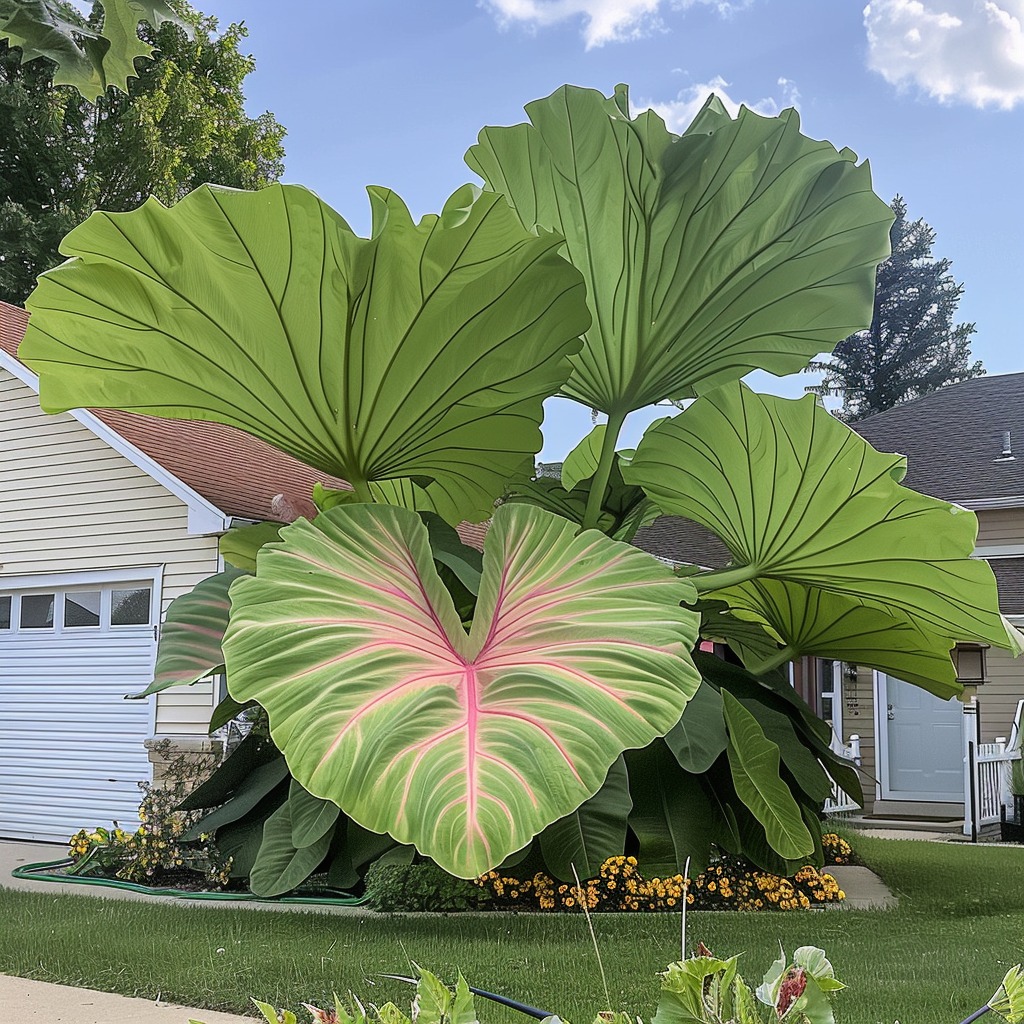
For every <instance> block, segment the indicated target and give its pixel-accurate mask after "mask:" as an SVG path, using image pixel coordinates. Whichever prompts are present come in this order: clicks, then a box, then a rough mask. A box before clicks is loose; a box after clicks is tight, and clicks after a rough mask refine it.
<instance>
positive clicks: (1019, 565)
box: [988, 558, 1024, 616]
mask: <svg viewBox="0 0 1024 1024" xmlns="http://www.w3.org/2000/svg"><path fill="white" fill-rule="evenodd" d="M988 564H989V565H991V566H992V571H993V572H994V573H995V574H996V583H997V584H998V586H999V610H1000V611H1001V612H1002V613H1003V614H1004V615H1014V616H1016V615H1024V558H990V559H989V560H988Z"/></svg>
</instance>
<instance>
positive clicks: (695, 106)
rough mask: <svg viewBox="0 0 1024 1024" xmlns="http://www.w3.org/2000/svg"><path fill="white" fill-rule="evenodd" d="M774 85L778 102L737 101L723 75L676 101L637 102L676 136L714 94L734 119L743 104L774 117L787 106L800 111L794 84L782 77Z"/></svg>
mask: <svg viewBox="0 0 1024 1024" xmlns="http://www.w3.org/2000/svg"><path fill="white" fill-rule="evenodd" d="M775 84H776V85H777V86H778V87H779V98H778V99H776V98H775V97H774V96H765V97H762V98H761V99H759V100H755V101H753V102H749V101H744V100H734V99H733V98H732V96H730V95H729V93H728V92H727V91H726V90H727V89H728V88H729V83H728V82H727V81H726V80H725V79H724V78H722V76H721V75H715V76H714V78H712V79H711V80H710V81H708V82H700V83H698V84H696V85H691V86H688V87H687V88H685V89H683V91H682V92H680V93H679V95H678V96H677V97H676V98H675V99H674V100H668V101H664V102H660V103H659V102H657V101H655V100H638V101H637V103H636V107H637V109H639V110H646V109H647V107H651V108H652V109H653V110H654V111H656V112H657V113H658V114H660V115H661V116H662V117H663V118H664V120H665V124H666V125H668V128H669V131H673V132H677V133H679V132H682V131H684V130H685V129H686V128H687V127H688V126H689V124H690V122H691V121H692V120H693V119H694V118H695V117H696V116H697V113H698V112H699V111H700V108H701V107H703V106H704V102H705V100H707V98H708V96H709V95H710V94H711V93H714V94H715V95H716V96H717V97H718V98H719V99H720V100H721V101H722V103H723V104H724V105H725V109H726V110H728V111H729V113H730V114H731V115H732V116H733V117H735V116H736V112H737V111H738V110H739V108H740V103H744V104H745V105H746V106H748V107H749V108H750V109H751V110H753V111H755V112H756V113H758V114H764V115H765V116H766V117H774V116H775V115H776V114H778V113H779V111H780V110H782V109H783V108H784V107H797V108H798V109H799V107H800V92H799V90H798V89H797V87H796V85H795V83H794V82H792V81H791V80H790V79H788V78H780V79H778V81H777V82H776V83H775Z"/></svg>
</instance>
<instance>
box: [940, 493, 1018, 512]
mask: <svg viewBox="0 0 1024 1024" xmlns="http://www.w3.org/2000/svg"><path fill="white" fill-rule="evenodd" d="M954 504H957V505H960V506H962V507H963V508H969V509H972V510H974V511H981V510H983V509H987V508H1022V507H1024V494H1016V495H1011V496H1010V497H1008V498H972V499H971V500H970V501H957V502H955V503H954Z"/></svg>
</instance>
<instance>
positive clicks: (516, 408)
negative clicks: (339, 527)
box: [20, 185, 590, 524]
mask: <svg viewBox="0 0 1024 1024" xmlns="http://www.w3.org/2000/svg"><path fill="white" fill-rule="evenodd" d="M369 193H370V200H371V206H372V208H373V228H372V236H371V237H370V238H368V239H366V238H360V237H358V236H356V235H355V234H354V233H353V232H352V230H351V228H349V226H348V225H347V224H346V223H345V221H344V220H343V219H342V218H341V217H340V216H338V214H336V213H335V212H334V211H333V210H332V209H331V208H330V207H328V206H327V205H326V204H324V203H323V202H321V201H320V200H319V199H318V198H317V197H316V196H315V195H314V194H313V193H312V192H310V191H308V190H307V189H304V188H300V187H299V186H294V185H271V186H269V187H268V188H265V189H262V190H260V191H259V192H239V191H235V190H232V189H225V188H219V187H211V186H205V185H204V186H202V187H201V188H198V189H196V190H195V191H194V192H191V193H189V195H187V196H186V197H185V198H184V199H182V200H181V201H180V202H179V203H177V204H176V205H175V206H173V207H171V208H170V209H168V208H166V207H164V206H162V205H161V204H160V203H159V202H157V201H156V200H155V199H150V200H148V201H147V202H146V203H145V204H144V205H143V206H142V207H141V208H140V209H138V210H135V211H133V212H132V213H123V214H122V213H118V214H108V213H95V214H93V215H92V216H91V217H90V218H89V219H88V220H87V221H86V222H85V223H84V224H82V225H80V226H79V227H77V228H75V230H74V231H72V232H71V233H70V234H69V235H68V236H67V238H65V239H64V242H63V245H62V252H64V253H65V255H68V256H71V257H74V258H73V259H71V260H70V261H68V262H67V263H65V264H63V265H62V266H61V267H58V268H56V269H55V270H54V271H52V272H51V273H50V274H49V275H48V276H46V278H45V280H41V281H40V284H39V286H38V288H37V289H36V291H35V292H34V293H33V295H32V297H31V298H30V301H29V304H28V305H29V307H30V308H31V310H32V321H31V324H30V327H29V329H28V332H27V334H26V336H25V340H24V342H23V343H22V346H21V349H20V355H21V358H22V359H23V360H24V361H25V362H27V363H29V364H30V365H31V366H32V367H33V368H34V369H35V370H36V371H37V372H38V373H39V374H40V379H41V385H40V387H41V392H40V400H41V403H42V405H43V408H44V409H46V410H47V411H48V412H57V411H62V410H65V409H70V408H75V407H79V406H83V405H85V406H91V407H102V408H119V409H128V410H132V411H136V412H142V413H147V414H150V415H155V416H166V417H171V418H184V419H205V420H214V421H216V422H220V423H226V424H229V425H231V426H234V427H239V428H241V429H242V430H246V431H248V432H249V433H250V434H253V435H255V436H256V437H259V438H261V439H263V440H264V441H267V442H269V443H270V444H273V445H276V446H277V447H278V448H280V449H281V450H283V451H285V452H288V453H289V454H290V455H293V456H295V457H296V458H298V459H300V460H301V461H303V462H305V463H306V464H308V465H310V466H314V467H316V468H317V469H320V470H322V471H323V472H325V473H327V474H330V475H331V476H333V477H337V478H341V479H344V480H347V481H348V482H349V483H351V484H352V485H353V486H354V487H355V489H356V491H360V489H361V487H362V488H365V490H366V491H367V494H366V495H365V496H364V500H365V498H368V497H369V496H370V494H372V487H371V486H370V485H371V484H372V483H373V482H381V483H382V484H388V483H396V482H398V483H400V482H403V481H404V482H406V483H409V484H410V486H412V485H413V484H415V485H416V486H422V489H423V490H424V493H425V494H426V497H427V499H429V502H430V504H431V505H432V506H433V508H434V510H435V511H437V512H438V513H439V514H440V515H442V516H443V517H444V518H445V519H447V520H448V521H449V522H452V523H453V524H454V523H457V522H459V521H460V519H462V518H475V519H483V518H485V517H486V516H488V515H490V513H491V511H492V505H493V501H494V499H495V498H496V497H498V496H499V495H500V494H501V493H502V489H503V487H504V483H505V481H506V480H507V479H509V478H510V477H511V476H512V475H513V473H514V472H515V471H516V470H518V468H519V466H520V465H521V464H522V462H523V460H524V458H526V457H529V456H531V455H532V454H533V453H535V452H537V451H538V450H539V449H540V445H541V434H540V422H541V419H542V415H543V412H542V406H541V403H542V401H543V400H544V399H545V398H546V397H548V396H549V395H551V394H552V393H554V392H555V391H557V390H558V388H559V387H560V386H561V384H562V383H563V382H564V381H565V379H566V377H567V376H568V373H569V369H570V368H569V363H568V361H567V360H568V356H569V355H570V354H571V353H573V352H575V351H576V350H577V349H578V348H579V345H580V341H579V338H578V335H579V334H580V333H581V332H582V331H584V330H585V329H586V328H587V326H588V324H589V319H590V316H589V313H588V312H587V309H586V303H585V298H584V295H583V281H582V278H581V276H580V274H579V272H578V271H576V270H575V269H573V268H572V267H571V266H570V265H569V264H568V263H567V262H566V261H565V260H564V259H562V257H560V256H559V255H558V254H557V249H558V246H559V244H560V239H559V238H558V237H557V236H555V235H551V234H549V233H546V232H544V233H540V234H533V233H529V232H527V231H525V230H524V229H523V228H522V227H521V226H520V225H519V224H518V222H517V220H516V217H515V214H514V213H513V212H512V211H511V210H510V209H509V208H508V205H507V204H506V203H505V201H504V200H503V199H502V198H501V197H500V196H495V195H491V194H488V193H484V194H480V193H479V192H478V191H477V190H476V189H474V188H472V187H471V186H469V185H466V186H464V187H463V188H461V189H459V190H458V191H457V192H455V194H454V195H452V197H451V198H450V199H449V200H448V202H447V203H446V205H445V207H444V210H443V211H442V213H441V214H440V216H434V215H430V216H427V217H424V218H423V219H422V220H421V221H420V222H419V223H415V222H414V221H413V219H412V217H411V216H410V215H409V211H408V210H407V209H406V207H405V205H404V204H403V203H402V201H401V200H400V199H399V198H398V196H396V195H395V194H394V193H393V192H391V191H390V190H389V189H383V188H377V187H372V188H370V189H369ZM182 252H187V253H188V259H182V258H181V253H182Z"/></svg>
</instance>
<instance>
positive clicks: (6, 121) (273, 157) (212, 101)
mask: <svg viewBox="0 0 1024 1024" xmlns="http://www.w3.org/2000/svg"><path fill="white" fill-rule="evenodd" d="M180 6H182V7H183V6H184V5H180ZM185 17H186V18H187V20H188V21H189V22H190V24H191V25H193V26H194V31H193V32H192V35H191V38H190V36H189V34H187V33H186V32H185V31H183V30H182V28H181V27H180V26H178V25H176V24H173V23H170V22H165V23H164V24H162V25H161V26H160V27H159V28H158V29H153V28H152V27H151V26H149V25H146V24H144V25H143V26H142V27H141V35H142V38H143V39H144V40H145V41H146V42H148V43H151V44H152V45H153V46H154V47H156V51H157V52H156V53H155V54H154V57H153V59H151V60H150V59H139V60H138V61H137V63H136V71H137V74H138V77H137V78H133V79H130V80H129V82H128V92H127V94H125V93H122V92H117V91H115V90H113V89H108V90H107V91H106V92H105V93H104V94H103V95H102V96H101V97H100V98H99V99H98V100H97V102H96V103H95V104H92V103H90V102H88V101H86V100H84V99H83V98H82V97H81V95H79V93H77V92H75V91H74V90H73V89H69V88H66V87H55V86H54V84H53V72H54V65H53V64H52V63H51V62H49V61H47V60H43V59H36V60H32V61H29V62H27V63H25V64H21V62H20V54H19V53H18V51H16V50H15V51H13V52H12V51H11V50H10V49H9V48H8V46H7V45H6V44H4V43H0V136H2V138H3V139H4V145H3V146H2V147H0V299H4V300H5V301H7V302H14V303H19V304H20V303H22V302H24V300H25V298H26V297H27V295H28V293H29V292H30V291H31V290H32V288H33V286H34V284H35V279H36V277H37V276H38V275H39V274H40V273H42V272H43V271H44V270H47V269H49V268H50V267H52V266H55V265H56V264H57V263H59V262H61V259H62V257H61V256H60V254H59V252H58V245H59V243H60V240H61V238H62V237H63V236H64V235H65V234H66V233H67V232H68V231H69V230H70V229H71V228H72V227H74V226H75V225H76V224H78V223H80V222H81V221H82V220H84V219H85V218H86V217H87V216H88V215H89V214H90V213H92V212H93V211H94V210H97V209H103V210H110V211H114V212H119V211H124V210H131V209H135V207H137V206H139V205H140V203H142V202H143V201H144V200H145V199H146V197H147V196H149V195H155V196H156V197H157V198H158V199H160V200H161V202H164V203H167V204H171V203H174V202H176V201H177V200H178V199H180V198H181V197H182V196H184V195H185V194H186V193H187V192H189V191H190V190H191V189H193V188H196V187H197V186H199V185H202V184H203V183H204V182H214V183H216V184H220V185H230V186H232V187H235V188H245V189H255V188H261V187H262V186H264V185H268V184H270V183H271V182H274V181H276V180H277V179H278V178H279V177H280V175H281V173H282V171H283V157H284V148H283V146H282V139H283V137H284V134H285V132H284V129H283V128H282V127H281V125H279V124H278V123H277V121H276V120H275V118H274V116H273V114H270V113H264V114H261V115H260V116H259V117H256V118H250V117H248V116H247V115H246V113H245V109H244V101H245V96H244V93H243V85H244V82H245V79H246V77H247V76H248V75H249V74H250V73H251V72H252V71H253V69H254V67H255V61H254V60H253V58H252V57H250V56H247V55H245V54H243V53H241V52H239V45H240V44H241V42H242V41H243V40H244V38H245V35H246V30H245V28H244V26H241V25H230V26H228V28H227V29H225V30H224V31H223V32H220V33H218V31H217V21H216V20H215V19H214V18H209V17H205V16H203V15H201V14H199V13H197V12H194V11H191V10H188V9H186V13H185Z"/></svg>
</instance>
